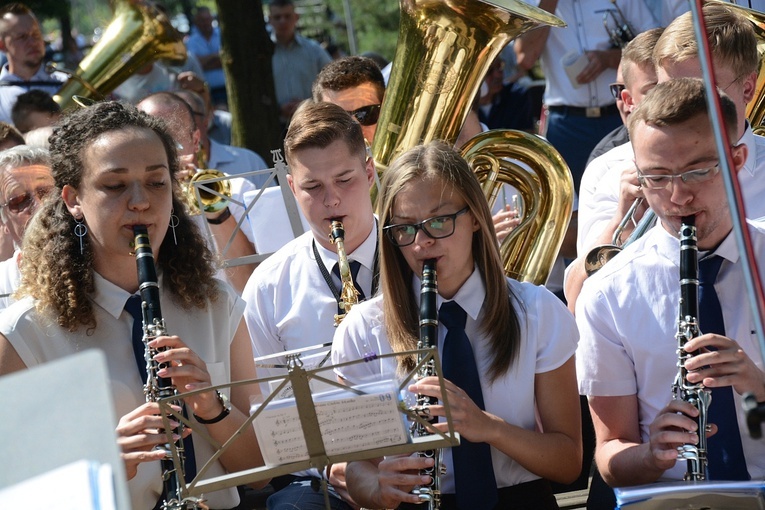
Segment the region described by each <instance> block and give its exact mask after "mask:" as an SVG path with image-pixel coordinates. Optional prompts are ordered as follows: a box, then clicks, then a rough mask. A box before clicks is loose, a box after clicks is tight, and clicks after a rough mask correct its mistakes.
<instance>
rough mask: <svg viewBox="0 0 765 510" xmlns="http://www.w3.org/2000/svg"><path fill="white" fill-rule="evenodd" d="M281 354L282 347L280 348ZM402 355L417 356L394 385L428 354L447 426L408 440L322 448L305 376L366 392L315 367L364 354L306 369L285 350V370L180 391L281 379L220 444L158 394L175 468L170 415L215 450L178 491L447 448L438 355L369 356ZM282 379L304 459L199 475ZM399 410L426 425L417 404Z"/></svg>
mask: <svg viewBox="0 0 765 510" xmlns="http://www.w3.org/2000/svg"><path fill="white" fill-rule="evenodd" d="M280 354H282V355H283V354H284V353H280ZM407 355H415V356H416V357H417V359H418V360H419V361H418V363H417V365H416V366H415V367H414V369H413V370H412V371H411V372H409V373H408V374H407V375H406V377H404V379H403V380H402V381H401V382H399V383H398V384H397V385H396V386H397V391H398V392H400V391H401V390H403V389H404V388H406V386H407V385H408V384H409V382H410V381H411V380H412V379H414V377H415V376H416V375H417V373H418V370H419V369H420V368H421V367H423V366H424V365H425V364H427V363H429V362H430V361H431V360H433V361H434V365H435V367H436V374H435V375H436V376H437V377H438V381H439V386H440V387H441V393H442V395H443V396H444V398H442V403H443V406H444V411H445V415H446V416H445V419H446V423H447V429H448V430H447V431H446V432H442V431H439V430H434V431H433V434H432V435H429V436H421V437H413V438H409V441H407V442H405V443H403V444H395V445H386V446H377V447H372V448H365V449H361V450H358V451H350V452H345V453H342V454H330V453H328V451H327V447H326V445H325V442H324V438H323V436H322V432H321V426H320V425H319V418H318V414H319V413H320V411H317V404H316V401H315V398H314V397H315V395H312V393H311V389H310V381H311V380H312V379H316V380H320V381H321V382H322V383H324V384H328V385H331V386H334V387H336V388H338V389H342V390H344V391H346V392H350V393H352V394H355V395H358V396H360V397H361V396H366V395H368V394H367V393H365V392H364V390H362V389H359V388H358V387H354V386H346V385H344V384H341V383H339V382H338V381H337V380H333V379H330V378H327V377H324V376H322V375H321V374H320V372H326V371H328V370H330V369H334V368H340V367H344V366H349V365H354V364H358V363H365V362H366V360H364V359H362V360H357V361H349V362H345V363H339V364H337V365H332V366H324V367H319V368H316V369H311V370H306V369H305V368H303V366H302V363H301V361H300V355H299V354H290V355H287V358H288V372H287V374H286V375H284V376H276V377H267V378H258V379H251V380H247V381H236V382H232V383H228V384H221V385H218V386H213V387H211V388H205V389H202V390H195V391H192V392H188V393H186V394H185V395H184V396H187V397H188V396H193V395H196V394H198V393H203V392H207V391H211V390H213V389H218V390H219V389H223V388H234V387H237V386H241V385H251V384H263V383H267V382H268V381H270V380H276V379H281V382H280V384H279V386H277V388H276V389H275V390H274V391H273V392H272V393H271V395H269V396H268V397H267V398H266V399H265V400H264V401H263V403H262V404H261V405H260V406H259V407H258V409H257V410H256V411H255V412H254V413H253V414H251V415H250V417H249V418H248V419H247V420H246V421H245V422H244V424H242V426H241V427H239V429H237V431H236V432H234V434H233V435H232V436H231V437H230V438H229V439H228V440H227V441H226V442H225V443H224V444H220V443H218V442H217V441H215V440H214V439H213V438H212V437H210V435H209V434H208V433H207V431H206V429H205V427H203V426H201V425H199V424H197V423H191V422H190V421H189V420H188V419H187V418H185V417H184V416H183V415H182V414H181V413H179V412H177V411H175V410H174V409H173V408H172V407H170V405H171V403H172V401H173V399H174V397H168V398H164V399H161V400H160V401H159V405H160V411H161V414H162V417H163V421H164V422H165V430H166V431H168V443H170V444H171V445H172V446H173V448H172V455H173V462H174V463H175V465H176V469H178V468H180V459H179V457H178V454H177V451H176V450H175V447H174V443H173V442H172V441H171V440H170V439H171V436H170V434H171V433H172V432H170V431H171V429H172V427H171V426H170V423H169V420H170V417H171V416H172V417H173V418H174V419H175V420H179V421H182V422H183V423H184V424H185V425H186V426H187V427H189V428H191V429H192V431H193V434H194V435H195V436H196V437H197V438H203V439H204V440H206V441H208V442H209V443H210V444H212V445H213V447H214V449H215V450H216V452H215V454H214V455H213V456H212V457H211V458H210V460H209V461H208V462H207V463H205V464H204V465H203V466H201V468H198V470H197V476H196V477H195V478H194V480H192V481H191V482H190V483H188V484H186V483H184V482H183V481H181V483H182V487H181V494H182V496H183V497H200V496H201V495H202V494H203V493H205V492H213V491H216V490H220V489H224V488H228V487H234V486H238V485H245V484H249V483H252V482H256V481H259V480H264V479H268V478H273V477H276V476H281V475H286V474H290V473H294V472H297V471H303V470H307V469H311V468H315V469H318V470H319V471H320V472H321V471H322V470H323V469H324V468H326V467H327V466H329V465H331V464H335V463H339V462H351V461H355V460H364V459H372V458H377V457H383V456H386V455H397V454H407V453H413V452H417V451H425V450H435V449H440V448H449V447H452V446H457V445H458V444H459V434H458V433H457V432H456V431H455V430H454V426H453V423H452V419H451V410H450V407H449V401H448V399H447V398H445V396H446V391H444V379H443V376H442V375H441V365H440V361H439V358H438V353H437V351H436V349H435V348H429V349H421V350H413V351H405V352H400V353H390V354H383V355H379V356H377V355H375V356H374V359H381V358H391V357H396V356H407ZM287 384H290V385H291V386H292V390H293V394H294V399H295V407H296V408H297V413H298V415H299V420H300V426H301V428H302V433H303V437H304V438H305V445H306V447H307V453H308V455H307V457H308V458H307V459H305V460H300V461H296V462H287V463H284V464H278V465H266V466H261V467H257V468H252V469H248V470H243V471H239V472H234V473H229V474H227V475H223V476H218V477H214V478H210V479H205V478H204V476H205V473H206V472H207V471H208V469H209V467H210V466H211V465H212V463H214V462H215V461H216V460H217V459H218V458H219V457H220V456H221V455H222V454H223V452H225V451H226V449H227V448H229V447H230V446H231V445H232V444H233V443H234V441H235V440H236V439H237V438H238V437H239V436H241V435H242V434H243V432H244V430H245V428H246V427H250V426H253V425H252V424H253V422H254V420H256V419H257V418H258V417H259V416H260V415H261V413H263V412H264V411H265V410H266V409H268V405H269V404H270V403H271V402H273V401H274V397H275V396H276V395H277V394H278V393H279V392H280V390H281V389H282V388H283V387H284V386H286V385H287ZM398 411H399V412H400V413H402V414H403V415H406V417H407V418H409V420H411V421H414V422H417V423H419V424H421V425H423V426H424V427H428V426H429V424H428V422H427V421H426V420H425V419H424V418H423V417H421V416H420V415H418V413H417V412H416V410H412V409H408V408H405V407H404V406H401V405H399V406H398ZM322 484H323V485H325V484H326V481H323V482H322ZM325 501H327V497H326V485H325Z"/></svg>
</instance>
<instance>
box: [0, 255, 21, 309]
mask: <svg viewBox="0 0 765 510" xmlns="http://www.w3.org/2000/svg"><path fill="white" fill-rule="evenodd" d="M19 260H21V250H18V249H17V250H16V251H14V252H13V256H12V257H11V258H9V259H8V260H4V261H2V262H0V311H2V310H5V309H6V308H8V307H9V306H11V304H12V303H15V302H16V300H15V299H13V297H11V295H12V294H13V293H14V292H16V289H18V288H19V284H20V283H21V273H20V272H19Z"/></svg>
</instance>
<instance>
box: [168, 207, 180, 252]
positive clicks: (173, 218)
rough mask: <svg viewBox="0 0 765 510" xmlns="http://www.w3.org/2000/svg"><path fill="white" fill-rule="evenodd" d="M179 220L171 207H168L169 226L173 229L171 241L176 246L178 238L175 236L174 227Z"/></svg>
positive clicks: (178, 223)
mask: <svg viewBox="0 0 765 510" xmlns="http://www.w3.org/2000/svg"><path fill="white" fill-rule="evenodd" d="M180 223H181V220H179V219H178V216H176V215H175V213H174V211H173V209H170V228H172V229H173V242H174V243H175V245H176V246H178V238H177V237H176V236H175V227H177V226H178V225H180Z"/></svg>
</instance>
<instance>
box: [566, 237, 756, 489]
mask: <svg viewBox="0 0 765 510" xmlns="http://www.w3.org/2000/svg"><path fill="white" fill-rule="evenodd" d="M752 225H756V226H753V227H752V228H750V232H751V235H752V242H753V244H754V252H755V254H757V256H756V258H757V262H758V264H759V265H760V267H762V264H763V262H765V257H764V256H763V254H765V224H763V223H754V222H753V223H752ZM679 253H680V243H679V241H678V239H677V238H675V237H673V236H671V235H670V234H669V233H668V232H667V231H666V230H665V229H664V228H663V227H662V226H661V225H657V226H656V227H654V228H653V229H651V230H650V231H649V232H648V233H647V234H646V235H644V236H643V237H642V238H641V239H639V240H637V241H635V243H633V244H632V245H630V246H629V247H627V248H625V250H624V251H623V252H622V253H620V254H619V255H618V256H617V257H615V258H614V259H613V260H612V261H611V262H609V263H608V264H606V266H605V267H604V268H603V269H601V270H600V271H598V272H597V273H596V274H595V275H593V276H592V277H590V278H588V279H587V281H586V282H585V284H584V287H583V288H582V293H581V294H580V296H579V299H578V300H577V307H576V321H577V325H578V326H579V333H580V335H581V338H580V341H579V348H578V350H577V356H576V365H577V377H578V379H579V391H580V393H581V394H583V395H587V396H628V395H636V396H637V399H638V406H639V419H640V434H641V436H642V440H643V442H647V441H648V440H649V434H648V427H649V425H650V424H651V423H652V422H653V420H654V419H655V418H656V415H657V414H658V413H659V411H660V410H661V409H663V408H664V406H666V405H667V404H668V403H669V402H670V401H671V400H672V390H671V389H672V382H673V381H674V378H675V375H676V373H677V352H676V351H677V341H676V340H675V333H676V330H677V317H678V303H679V299H680V276H679V260H680V255H679ZM715 253H717V254H719V255H721V256H722V257H724V258H725V259H726V260H725V261H724V262H723V265H722V267H721V269H720V273H719V276H718V278H717V282H716V283H715V290H716V291H717V294H718V297H719V299H720V303H721V305H722V312H723V317H724V319H725V332H726V335H727V336H728V337H730V338H733V339H735V340H736V341H737V342H738V343H739V345H740V346H741V347H742V349H743V350H744V351H745V352H746V353H747V355H748V356H749V357H750V358H751V359H752V360H753V361H754V362H755V364H756V365H757V366H758V368H759V369H760V370H762V369H763V361H762V356H761V354H760V349H759V346H758V342H757V338H756V335H755V334H754V326H753V323H752V315H751V312H750V306H749V304H748V302H747V294H746V292H745V290H744V289H745V282H744V276H743V272H742V268H741V260H740V258H739V254H738V249H737V247H736V241H735V238H734V236H732V235H729V236H728V237H727V238H726V239H725V241H723V243H722V244H721V245H720V247H719V248H718V249H717V250H716V252H715ZM702 255H703V254H700V257H701V256H702ZM734 395H735V401H736V409H738V411H739V417H738V418H739V429H740V432H741V439H742V441H743V446H744V452H745V454H746V458H747V466H748V468H749V473H750V475H751V476H752V479H762V478H763V477H765V443H763V442H762V441H755V440H752V439H751V438H750V437H749V433H748V432H747V428H746V418H745V415H744V412H743V410H742V408H741V395H737V394H736V393H735V391H734ZM712 405H714V402H713V403H712ZM684 473H685V464H684V463H682V462H681V463H678V464H676V465H675V467H674V468H673V469H670V470H668V471H666V472H665V473H664V475H663V476H662V480H682V478H683V474H684Z"/></svg>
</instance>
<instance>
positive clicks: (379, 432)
mask: <svg viewBox="0 0 765 510" xmlns="http://www.w3.org/2000/svg"><path fill="white" fill-rule="evenodd" d="M359 389H362V391H364V392H365V393H366V394H364V395H356V394H354V393H352V392H350V391H345V390H335V391H330V392H326V393H321V394H318V395H314V405H315V407H316V415H317V417H318V419H319V428H320V429H321V435H322V437H323V439H324V447H325V450H326V452H327V454H328V455H330V456H331V455H339V454H343V453H349V452H358V451H363V450H369V449H372V448H377V447H382V446H391V445H397V444H404V443H406V442H408V441H409V435H408V432H407V429H406V425H405V423H404V419H403V415H402V414H401V412H400V411H399V407H398V406H399V399H398V393H397V389H396V386H395V385H394V384H393V383H392V381H386V382H385V383H375V384H372V385H366V386H363V387H359ZM253 425H254V427H255V433H256V435H257V437H258V442H259V443H260V448H261V451H262V453H263V458H264V460H265V462H266V465H270V466H273V465H280V464H287V463H290V462H298V461H301V460H307V459H308V458H309V456H308V449H307V446H306V441H305V437H304V436H303V429H302V427H301V424H300V418H299V417H298V410H297V407H296V406H295V401H294V399H287V400H281V401H278V402H272V403H270V404H269V405H268V406H267V408H266V409H264V410H263V412H262V413H261V414H260V415H259V416H258V417H257V418H256V419H255V420H254V422H253Z"/></svg>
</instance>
